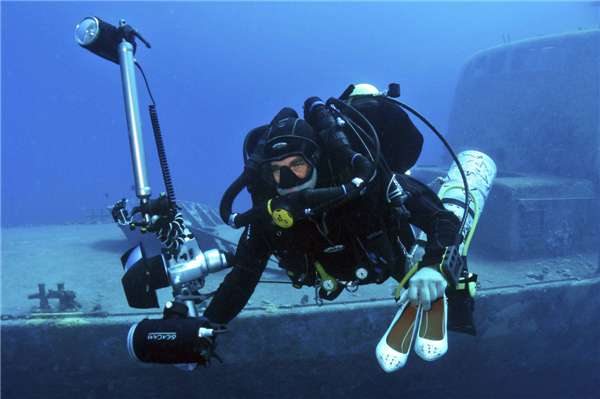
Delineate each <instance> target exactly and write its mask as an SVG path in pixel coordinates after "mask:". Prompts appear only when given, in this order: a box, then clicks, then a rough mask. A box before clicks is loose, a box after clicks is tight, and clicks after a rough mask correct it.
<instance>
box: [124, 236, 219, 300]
mask: <svg viewBox="0 0 600 399" xmlns="http://www.w3.org/2000/svg"><path fill="white" fill-rule="evenodd" d="M121 263H122V264H123V270H124V271H125V274H124V275H123V278H122V279H121V282H122V283H123V290H124V291H125V297H126V298H127V303H128V304H129V306H130V307H132V308H136V309H149V308H158V307H159V304H158V297H157V295H156V290H158V289H161V288H165V287H168V286H169V285H171V286H173V287H174V288H178V287H183V286H185V287H187V288H188V289H190V290H191V291H194V290H195V289H194V288H198V289H199V288H202V287H203V286H204V278H205V277H206V276H207V275H208V274H210V273H215V272H218V271H220V270H223V269H225V268H226V267H227V257H226V254H225V253H223V252H221V251H219V250H218V249H211V250H209V251H206V252H201V251H199V252H198V254H197V255H196V256H194V257H192V258H191V260H190V261H188V262H179V263H177V264H175V265H172V266H169V265H168V262H167V260H166V259H165V257H164V255H162V254H161V255H156V256H153V257H151V258H148V257H147V256H146V251H145V250H144V246H143V245H142V244H141V243H140V244H139V245H137V246H135V247H133V248H131V249H130V250H129V251H127V252H126V253H125V254H124V255H123V256H122V257H121ZM176 291H178V290H176Z"/></svg>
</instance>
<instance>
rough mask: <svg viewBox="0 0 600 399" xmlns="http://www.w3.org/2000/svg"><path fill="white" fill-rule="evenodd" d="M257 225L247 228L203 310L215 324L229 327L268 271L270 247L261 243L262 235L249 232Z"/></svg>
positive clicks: (205, 315)
mask: <svg viewBox="0 0 600 399" xmlns="http://www.w3.org/2000/svg"><path fill="white" fill-rule="evenodd" d="M254 227H255V226H254V225H250V226H247V227H246V229H245V230H244V233H243V234H242V236H241V237H240V241H239V243H238V247H237V251H236V253H235V255H234V257H233V264H234V266H233V270H231V271H230V272H229V273H228V274H227V276H226V277H225V279H224V280H223V282H222V283H221V285H220V286H219V288H218V290H217V293H216V294H215V296H214V297H213V299H212V301H211V302H210V304H209V305H208V307H207V308H206V310H205V311H204V317H207V318H208V319H209V320H210V321H211V322H212V323H215V324H227V323H229V322H230V321H231V320H233V319H234V318H235V317H236V316H237V315H238V314H239V313H240V312H241V311H242V309H243V308H244V306H246V304H247V303H248V300H249V299H250V297H251V296H252V294H253V293H254V289H255V288H256V285H257V284H258V282H259V280H260V276H261V275H262V273H263V272H264V270H265V267H266V265H267V262H268V260H269V257H270V255H271V254H270V252H269V250H268V246H267V245H265V243H264V242H263V241H262V235H260V234H255V233H256V232H255V231H252V234H250V231H251V230H252V229H253V228H254Z"/></svg>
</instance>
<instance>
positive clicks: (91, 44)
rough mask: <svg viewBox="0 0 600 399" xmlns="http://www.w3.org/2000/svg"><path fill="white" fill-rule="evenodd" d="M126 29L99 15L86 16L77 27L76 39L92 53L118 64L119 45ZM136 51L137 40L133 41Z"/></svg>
mask: <svg viewBox="0 0 600 399" xmlns="http://www.w3.org/2000/svg"><path fill="white" fill-rule="evenodd" d="M123 34H124V31H123V30H122V29H121V28H118V29H117V27H115V26H113V25H111V24H109V23H107V22H104V21H102V20H101V19H100V18H98V17H86V18H84V19H82V20H81V22H79V24H78V25H77V27H76V28H75V40H76V41H77V43H79V45H80V46H81V47H83V48H85V49H86V50H89V51H91V52H92V53H94V54H96V55H99V56H100V57H102V58H105V59H107V60H109V61H112V62H114V63H116V64H118V63H119V53H118V49H117V48H118V46H119V43H120V42H121V41H122V39H123V38H124V36H123ZM132 44H133V46H134V49H133V51H134V53H135V42H133V43H132Z"/></svg>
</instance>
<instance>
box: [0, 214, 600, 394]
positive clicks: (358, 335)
mask: <svg viewBox="0 0 600 399" xmlns="http://www.w3.org/2000/svg"><path fill="white" fill-rule="evenodd" d="M130 247H131V244H130V243H129V242H128V241H127V239H126V238H125V237H124V236H123V233H122V232H121V231H120V230H119V228H118V227H117V226H116V225H114V224H86V225H83V224H82V225H64V226H40V227H15V228H5V229H2V392H1V394H2V398H3V399H8V398H19V399H25V398H42V397H43V398H62V399H64V398H135V397H140V398H141V397H145V398H169V397H210V398H334V397H343V398H397V397H402V398H412V397H419V398H587V397H590V398H591V397H595V395H596V394H597V392H599V388H600V344H599V342H600V326H599V324H598V315H599V314H600V274H598V253H583V254H575V255H569V256H561V257H554V258H544V259H541V258H539V259H528V260H501V261H499V260H489V259H488V258H486V256H484V255H485V254H477V253H476V251H474V250H472V252H474V253H473V254H471V255H470V257H469V265H470V266H469V268H470V270H471V271H472V272H475V273H477V274H478V275H479V289H478V292H477V296H476V311H475V317H476V323H477V329H478V334H477V336H476V337H473V336H469V335H465V334H458V333H454V332H450V333H449V351H448V353H447V354H446V355H445V356H444V357H442V358H441V359H439V360H437V361H435V362H425V361H423V360H422V359H421V358H419V357H418V356H416V354H414V352H413V353H411V354H410V357H409V359H408V362H407V364H406V366H405V367H404V368H403V369H401V370H399V371H397V372H395V373H391V374H387V373H385V372H384V371H383V370H382V369H381V368H380V367H379V365H378V363H377V360H376V358H375V347H376V345H377V343H378V342H379V339H380V338H381V336H382V335H383V334H384V332H385V330H386V329H387V327H388V325H389V323H390V322H391V320H392V319H393V317H394V315H395V313H396V310H397V307H396V305H395V302H394V300H393V298H392V292H393V291H394V289H395V288H396V286H395V284H394V283H393V280H388V281H387V282H385V283H384V284H382V285H378V286H377V285H375V286H366V287H361V288H360V289H359V290H358V291H357V292H355V293H350V292H344V293H343V294H342V295H341V296H340V297H339V298H338V299H337V300H336V301H334V302H331V303H325V305H323V306H321V307H318V306H316V304H315V301H314V299H313V298H314V290H313V289H308V288H304V289H301V290H297V289H294V288H292V287H291V286H290V285H288V284H275V283H262V284H259V287H258V288H257V290H256V292H255V294H254V296H253V297H252V300H251V303H250V304H249V305H248V306H247V307H246V309H245V310H244V311H243V312H242V314H241V315H240V316H239V317H238V318H237V319H235V320H234V321H233V322H231V323H230V325H229V329H230V330H231V332H230V333H229V334H226V335H223V336H221V337H220V338H219V339H218V348H217V352H218V354H219V355H220V356H221V357H222V358H223V360H224V363H222V364H221V363H218V362H217V361H215V360H213V362H212V363H211V367H210V368H204V367H201V368H198V369H196V370H195V371H193V372H184V371H181V370H179V369H176V368H175V367H173V366H170V365H154V364H144V363H140V362H137V361H136V360H134V359H132V358H131V357H130V356H129V354H128V352H127V348H126V338H127V333H128V331H129V328H130V327H131V326H132V325H133V324H135V323H137V322H139V321H141V320H142V319H143V318H160V317H161V315H162V309H151V310H146V311H144V310H137V309H132V308H129V307H128V306H127V301H126V299H125V295H124V293H123V289H122V286H121V282H120V279H121V277H122V272H123V270H122V267H121V264H120V257H121V255H122V254H123V253H124V252H125V251H126V250H127V249H129V248H130ZM203 249H204V248H203ZM207 249H209V248H207ZM226 272H227V270H225V271H222V272H219V273H217V274H214V275H210V276H208V277H207V279H206V283H207V284H206V287H205V288H204V290H203V292H211V291H212V290H214V289H216V287H217V286H218V284H219V283H220V282H221V281H222V278H223V277H224V275H225V273H226ZM263 280H268V281H286V277H285V275H284V274H283V273H282V272H281V271H280V270H279V269H277V268H276V266H274V267H269V268H268V269H267V272H266V273H265V275H264V276H263ZM38 283H45V284H46V289H47V290H50V289H54V290H56V289H57V284H58V283H64V289H65V290H72V291H74V292H75V293H76V297H75V301H77V302H78V303H79V304H80V305H81V308H80V309H78V310H76V311H75V312H70V313H66V314H62V313H51V314H42V313H36V312H35V310H36V308H37V307H39V299H36V298H33V299H29V298H28V296H29V295H30V294H36V293H37V292H38ZM171 298H172V297H171V292H170V289H163V290H160V291H159V302H160V303H161V306H162V305H164V303H165V302H166V301H167V300H169V299H171ZM49 304H50V306H52V307H57V306H58V300H56V299H50V300H49Z"/></svg>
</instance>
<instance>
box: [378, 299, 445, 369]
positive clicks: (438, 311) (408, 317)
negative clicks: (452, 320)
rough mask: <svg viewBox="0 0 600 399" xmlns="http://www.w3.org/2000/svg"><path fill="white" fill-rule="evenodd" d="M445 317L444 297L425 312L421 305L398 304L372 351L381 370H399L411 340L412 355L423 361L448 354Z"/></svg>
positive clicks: (406, 356)
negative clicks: (413, 353) (415, 353)
mask: <svg viewBox="0 0 600 399" xmlns="http://www.w3.org/2000/svg"><path fill="white" fill-rule="evenodd" d="M447 314H448V305H447V301H446V295H445V294H444V297H443V298H440V299H439V300H438V301H436V302H434V303H433V304H432V306H431V310H430V311H428V312H425V311H423V308H422V307H421V305H420V304H419V307H418V308H416V307H414V306H413V305H411V304H410V303H409V302H408V301H406V302H405V303H404V304H403V305H401V306H400V309H398V313H396V317H394V320H393V321H392V324H391V325H390V327H389V328H388V330H387V332H386V333H385V335H384V336H383V338H381V341H379V344H378V345H377V349H376V350H375V353H376V355H377V361H378V362H379V364H380V365H381V368H382V369H383V370H385V371H387V372H388V373H391V372H392V371H396V370H398V369H400V368H402V367H403V366H404V365H405V364H406V359H407V358H408V352H409V351H410V348H411V345H412V342H413V338H414V341H415V352H417V355H419V356H420V357H421V358H422V359H424V360H427V361H433V360H436V359H439V358H440V357H442V356H443V355H444V354H445V353H446V351H448V334H447V330H446V325H447ZM417 331H418V333H417ZM415 335H416V338H415Z"/></svg>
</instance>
